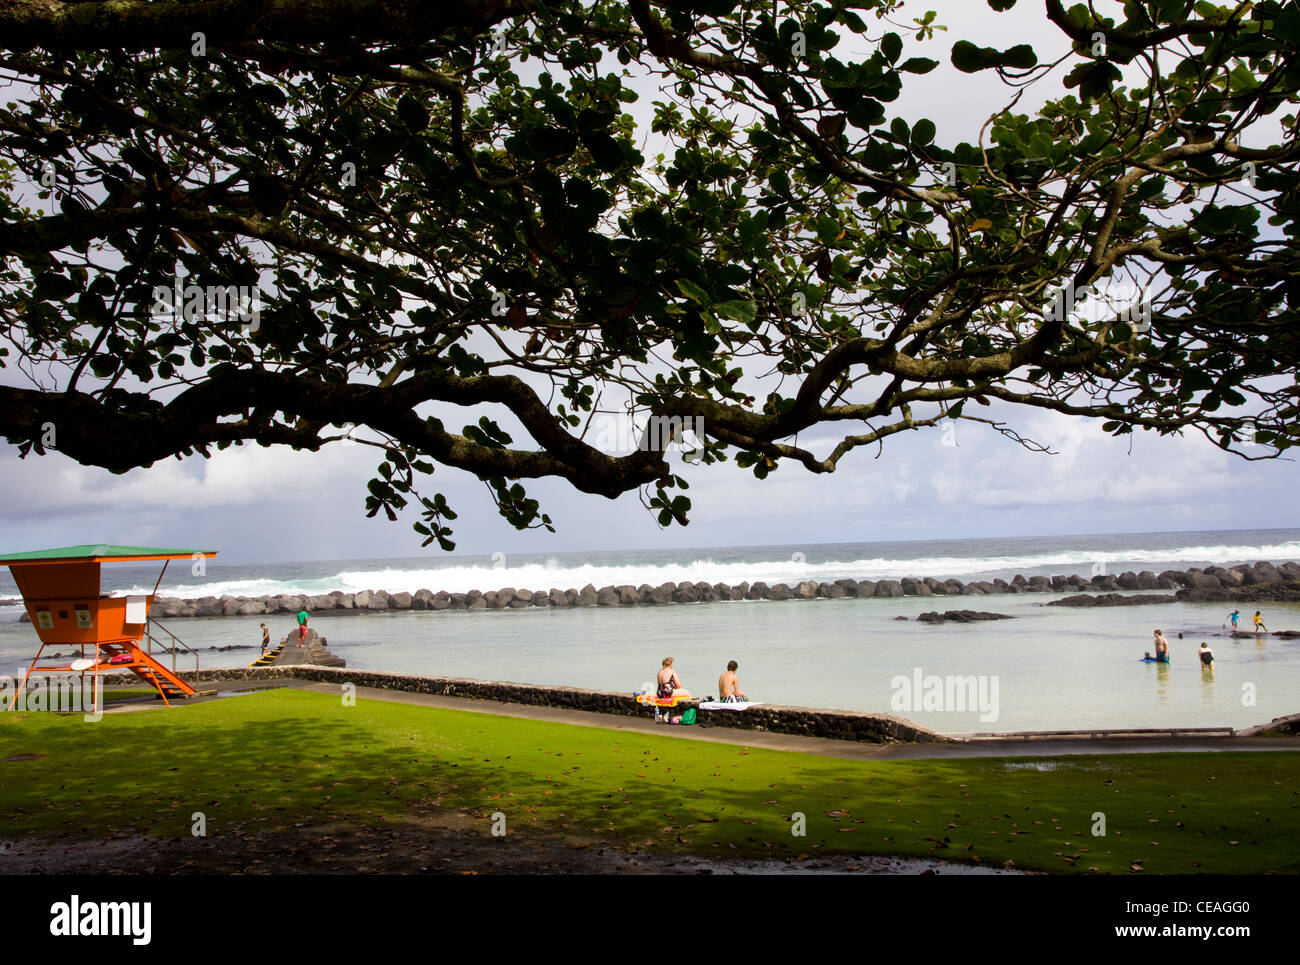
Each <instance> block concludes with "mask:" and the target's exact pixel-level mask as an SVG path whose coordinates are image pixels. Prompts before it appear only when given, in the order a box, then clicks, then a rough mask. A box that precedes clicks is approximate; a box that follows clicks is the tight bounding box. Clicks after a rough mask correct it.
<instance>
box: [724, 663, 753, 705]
mask: <svg viewBox="0 0 1300 965" xmlns="http://www.w3.org/2000/svg"><path fill="white" fill-rule="evenodd" d="M739 666H740V664H738V663H736V661H734V660H731V661H728V663H727V672H726V673H724V674H723V675H722V676H721V677H719V678H718V699H719V700H721V701H724V702H725V703H729V704H731V703H735V702H736V701H739V700H749V697H748V696H747V695H746V694H742V693H741V692H740V681H739V680H737V679H736V668H737V667H739Z"/></svg>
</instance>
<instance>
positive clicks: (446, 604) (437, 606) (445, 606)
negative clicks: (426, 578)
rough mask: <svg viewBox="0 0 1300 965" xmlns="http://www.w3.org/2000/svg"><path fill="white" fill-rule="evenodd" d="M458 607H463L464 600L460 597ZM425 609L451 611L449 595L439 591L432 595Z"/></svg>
mask: <svg viewBox="0 0 1300 965" xmlns="http://www.w3.org/2000/svg"><path fill="white" fill-rule="evenodd" d="M460 605H461V606H464V605H465V598H464V596H463V595H462V596H461V601H460ZM426 608H427V609H430V610H449V609H451V594H450V593H448V592H447V591H446V590H439V591H438V592H437V593H434V594H432V595H431V596H430V597H429V599H428V601H427V607H426Z"/></svg>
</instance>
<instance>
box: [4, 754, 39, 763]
mask: <svg viewBox="0 0 1300 965" xmlns="http://www.w3.org/2000/svg"><path fill="white" fill-rule="evenodd" d="M49 756H50V755H49V754H15V755H14V756H13V757H0V764H8V763H9V762H10V761H34V760H37V759H38V758H42V757H49Z"/></svg>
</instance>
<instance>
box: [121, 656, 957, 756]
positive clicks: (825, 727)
mask: <svg viewBox="0 0 1300 965" xmlns="http://www.w3.org/2000/svg"><path fill="white" fill-rule="evenodd" d="M177 676H180V677H182V678H184V679H185V680H186V681H187V682H189V683H191V684H194V685H195V686H199V685H201V684H203V683H205V682H206V683H211V682H215V681H219V680H250V681H253V680H256V681H264V680H276V679H296V680H312V681H317V682H321V683H331V684H338V685H340V686H342V685H343V684H345V683H351V684H355V685H356V686H358V687H374V688H377V689H380V690H400V691H404V692H407V693H416V694H439V695H442V696H446V697H467V698H470V699H473V700H495V701H501V702H503V703H516V704H531V705H534V706H541V707H561V708H567V709H570V710H587V711H594V712H596V713H600V714H615V715H618V716H621V717H649V716H650V715H651V713H652V711H651V710H650V708H648V707H645V706H643V705H641V704H638V703H637V702H636V701H635V700H634V699H633V698H632V696H631V695H630V694H623V693H615V692H613V691H607V690H584V689H580V688H575V687H549V686H544V685H541V684H517V683H509V682H496V681H491V680H472V679H467V678H459V677H424V676H419V675H415V674H404V673H396V672H394V671H387V670H344V669H338V668H334V667H309V666H291V667H230V668H213V669H210V670H200V671H198V672H197V673H196V672H195V671H192V670H191V671H187V672H185V673H180V674H178V675H177ZM102 679H103V680H104V681H105V682H106V683H134V682H135V681H136V678H135V677H133V676H131V675H129V674H105V675H103V677H102ZM698 704H699V701H697V700H690V701H682V702H681V703H680V704H678V705H677V709H676V711H675V712H676V713H680V712H681V711H682V710H684V709H685V708H687V707H697V705H698ZM698 719H699V721H700V722H701V723H706V724H711V725H713V726H715V727H734V728H738V729H741V730H756V731H769V732H771V733H775V734H799V735H803V736H807V737H830V738H834V739H836V740H851V741H863V742H866V743H871V744H893V743H938V742H948V741H951V740H952V738H950V737H945V736H944V735H942V734H939V733H937V732H936V731H932V730H930V729H928V728H926V727H921V726H919V725H917V724H913V723H911V722H910V721H907V720H904V719H903V718H901V717H894V716H892V715H890V714H861V713H853V712H851V711H842V710H821V709H818V708H809V707H782V706H778V705H775V704H764V705H762V706H761V707H751V708H750V709H748V710H743V711H732V710H716V711H708V710H701V711H699V712H698Z"/></svg>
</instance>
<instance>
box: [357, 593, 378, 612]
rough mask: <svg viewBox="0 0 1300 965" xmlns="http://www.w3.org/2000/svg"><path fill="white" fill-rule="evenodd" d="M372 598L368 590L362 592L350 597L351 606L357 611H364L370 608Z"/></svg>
mask: <svg viewBox="0 0 1300 965" xmlns="http://www.w3.org/2000/svg"><path fill="white" fill-rule="evenodd" d="M372 596H374V594H373V593H371V592H370V591H369V590H362V591H361V592H360V593H357V594H355V595H354V596H353V597H352V605H353V606H355V607H356V608H357V609H358V610H365V609H368V608H369V607H370V598H371V597H372Z"/></svg>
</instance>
